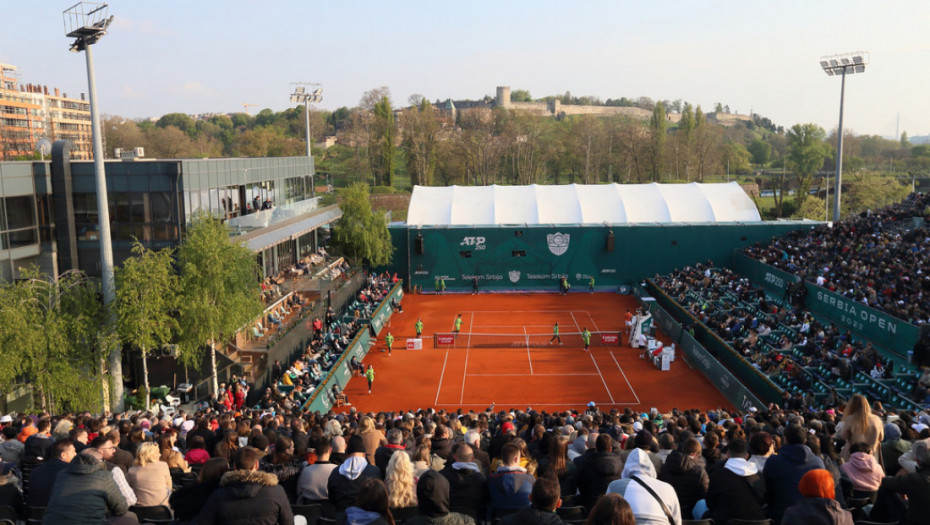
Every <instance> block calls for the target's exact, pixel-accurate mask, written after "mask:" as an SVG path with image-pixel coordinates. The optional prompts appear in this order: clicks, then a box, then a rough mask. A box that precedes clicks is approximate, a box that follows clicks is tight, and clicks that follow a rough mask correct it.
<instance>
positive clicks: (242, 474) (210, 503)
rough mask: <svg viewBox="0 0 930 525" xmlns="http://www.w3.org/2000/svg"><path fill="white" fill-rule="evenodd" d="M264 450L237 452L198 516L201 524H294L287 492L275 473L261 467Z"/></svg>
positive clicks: (242, 450)
mask: <svg viewBox="0 0 930 525" xmlns="http://www.w3.org/2000/svg"><path fill="white" fill-rule="evenodd" d="M259 457H261V452H259V451H258V450H256V449H254V448H252V447H242V448H240V449H238V450H237V451H236V453H235V457H234V462H233V466H235V468H236V470H231V471H229V472H227V473H225V474H223V477H222V478H220V488H219V489H217V490H216V491H215V492H213V494H211V495H210V498H209V499H208V500H207V502H206V504H205V505H204V507H203V510H201V511H200V514H198V515H197V524H198V525H213V524H216V525H224V524H228V523H280V524H285V525H290V524H293V523H294V513H293V511H291V504H290V502H289V501H288V500H287V495H286V494H285V493H284V489H282V488H281V487H280V486H279V485H278V479H277V478H276V477H275V475H274V474H269V473H267V472H262V471H260V470H258V459H259Z"/></svg>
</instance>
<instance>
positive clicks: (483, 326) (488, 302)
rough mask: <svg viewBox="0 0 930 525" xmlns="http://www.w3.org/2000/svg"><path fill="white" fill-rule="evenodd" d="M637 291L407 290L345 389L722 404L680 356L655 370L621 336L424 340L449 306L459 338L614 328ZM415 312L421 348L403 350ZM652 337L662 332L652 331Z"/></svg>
mask: <svg viewBox="0 0 930 525" xmlns="http://www.w3.org/2000/svg"><path fill="white" fill-rule="evenodd" d="M636 306H637V302H636V299H635V298H633V297H630V296H621V295H617V294H613V293H596V294H587V293H573V294H569V295H567V296H560V295H557V294H506V295H505V294H483V295H478V296H474V295H407V296H405V297H404V299H403V307H404V312H403V313H394V315H393V316H392V317H391V321H390V324H389V325H388V327H387V328H386V329H385V331H382V332H381V334H380V336H379V337H378V341H377V342H376V344H375V346H374V348H372V350H371V352H370V353H369V354H368V356H367V357H366V358H365V360H364V364H365V366H366V367H367V365H369V364H371V365H373V366H374V369H375V381H374V387H373V388H372V393H371V394H369V393H368V384H367V381H366V380H365V378H363V377H355V378H352V379H351V380H350V381H349V385H348V387H347V388H346V390H345V392H346V394H348V397H349V401H350V402H351V403H352V405H353V406H354V407H356V408H357V409H358V410H361V411H364V412H368V411H390V410H394V411H400V410H412V409H418V408H427V407H434V408H436V409H445V410H456V409H458V408H462V409H464V410H484V409H485V408H487V407H488V406H490V405H491V404H492V403H494V404H495V405H496V406H495V408H496V409H497V410H502V409H509V408H519V409H526V408H527V407H533V408H535V409H538V410H546V411H550V412H551V411H553V410H566V409H583V408H584V407H585V405H586V404H587V403H588V402H589V401H594V402H595V403H597V405H598V406H599V407H601V408H602V409H605V410H610V409H612V408H616V409H620V410H622V409H624V408H627V407H630V408H632V409H633V410H636V411H640V412H644V411H648V410H649V409H650V408H652V407H655V408H658V409H659V410H661V411H668V410H671V409H672V408H674V407H677V408H681V409H686V408H699V409H704V410H707V409H712V408H717V407H730V404H729V403H728V402H727V401H726V399H725V398H724V397H723V396H722V395H721V394H720V393H719V392H718V391H717V389H716V388H714V386H713V385H712V384H711V383H710V382H709V381H708V380H707V379H706V378H705V377H704V376H703V375H701V373H700V372H697V371H695V370H691V369H690V368H689V367H688V365H687V364H686V363H685V361H684V358H683V357H681V355H679V356H678V358H677V359H676V360H675V362H673V363H672V367H671V370H670V371H668V372H661V371H659V370H657V369H656V368H655V367H654V366H652V364H651V363H650V362H648V361H647V360H644V359H640V358H639V350H638V349H633V348H630V347H629V346H628V345H627V344H626V340H625V337H624V338H623V339H624V340H623V341H622V346H620V347H611V348H608V347H596V346H592V347H591V349H590V350H589V351H587V352H585V351H584V348H583V347H582V346H580V345H573V344H570V343H568V342H566V344H565V345H561V346H560V345H558V344H555V345H551V346H543V347H537V346H531V347H530V348H527V347H526V346H525V345H521V346H507V347H505V348H454V349H444V348H443V349H436V348H434V347H433V337H432V336H433V333H434V332H451V331H452V324H453V321H454V320H455V317H456V315H457V314H459V313H461V314H462V319H463V321H464V325H463V326H462V333H461V334H460V335H459V337H466V338H467V337H468V334H469V333H476V334H479V333H480V334H488V333H491V334H523V333H524V331H525V332H526V333H529V334H551V332H552V325H553V323H555V322H558V323H559V325H560V328H561V333H562V334H566V333H569V332H580V331H581V330H582V328H583V327H585V326H586V327H587V328H588V329H589V330H591V331H592V332H597V331H604V332H609V331H614V332H616V331H619V330H620V329H621V327H622V325H623V314H624V313H625V312H626V311H627V309H632V310H635V308H636ZM417 317H420V318H421V319H422V320H423V325H424V327H423V336H424V337H423V350H407V349H406V348H405V341H406V339H407V338H412V337H415V334H416V332H415V329H414V323H415V322H416V319H417ZM387 331H390V332H391V333H392V334H393V335H394V337H395V342H394V345H393V346H394V349H393V355H392V356H390V357H389V356H388V354H387V352H386V351H385V348H386V347H385V344H384V335H385V334H386V333H387ZM659 338H660V339H663V338H664V336H663V335H662V334H659Z"/></svg>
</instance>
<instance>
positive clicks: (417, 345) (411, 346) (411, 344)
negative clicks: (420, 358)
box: [407, 339, 423, 350]
mask: <svg viewBox="0 0 930 525" xmlns="http://www.w3.org/2000/svg"><path fill="white" fill-rule="evenodd" d="M407 350H423V339H407Z"/></svg>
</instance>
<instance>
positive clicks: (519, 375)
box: [469, 373, 597, 377]
mask: <svg viewBox="0 0 930 525" xmlns="http://www.w3.org/2000/svg"><path fill="white" fill-rule="evenodd" d="M469 375H470V376H471V377H526V374H469ZM533 375H537V376H552V377H562V376H597V374H590V373H587V374H582V373H578V374H533Z"/></svg>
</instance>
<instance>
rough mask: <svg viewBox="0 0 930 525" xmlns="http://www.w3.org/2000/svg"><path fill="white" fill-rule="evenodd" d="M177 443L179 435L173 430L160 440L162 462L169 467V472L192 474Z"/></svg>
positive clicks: (159, 447) (164, 434) (163, 434)
mask: <svg viewBox="0 0 930 525" xmlns="http://www.w3.org/2000/svg"><path fill="white" fill-rule="evenodd" d="M177 441H178V434H177V432H175V431H174V430H173V429H172V430H168V431H166V432H164V433H162V435H161V437H159V438H158V449H159V454H160V456H159V457H160V459H161V461H163V462H164V463H165V464H166V465H168V469H169V470H170V469H178V470H180V471H181V472H184V473H187V472H190V471H191V467H190V465H188V463H187V460H185V459H184V456H183V455H182V454H181V452H180V451H179V450H178V449H177V447H176V446H175V445H176V444H177Z"/></svg>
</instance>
